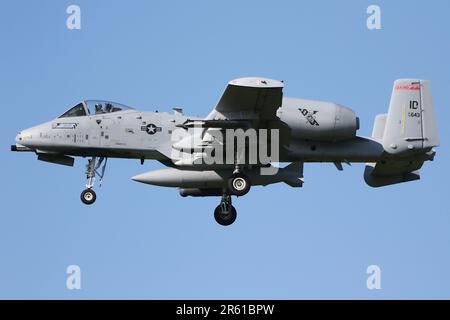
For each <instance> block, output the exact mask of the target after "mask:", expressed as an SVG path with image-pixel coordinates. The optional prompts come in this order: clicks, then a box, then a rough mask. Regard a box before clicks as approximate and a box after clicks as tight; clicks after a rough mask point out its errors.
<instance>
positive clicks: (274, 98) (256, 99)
mask: <svg viewBox="0 0 450 320" xmlns="http://www.w3.org/2000/svg"><path fill="white" fill-rule="evenodd" d="M282 98H283V83H282V82H281V81H277V80H272V79H266V78H240V79H236V80H232V81H230V82H229V83H228V85H227V87H226V88H225V91H224V92H223V94H222V96H221V97H220V99H219V102H218V103H217V105H216V107H215V108H214V110H213V111H212V112H211V113H210V114H209V115H208V117H207V118H206V119H205V120H257V121H265V120H277V119H278V117H277V115H276V112H277V109H278V108H279V107H281V101H282Z"/></svg>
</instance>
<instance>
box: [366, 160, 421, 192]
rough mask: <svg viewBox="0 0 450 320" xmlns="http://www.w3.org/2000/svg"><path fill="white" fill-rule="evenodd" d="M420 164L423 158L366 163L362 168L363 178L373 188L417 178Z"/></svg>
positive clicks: (418, 177)
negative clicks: (364, 167) (363, 168)
mask: <svg viewBox="0 0 450 320" xmlns="http://www.w3.org/2000/svg"><path fill="white" fill-rule="evenodd" d="M422 165H423V160H420V161H418V160H416V161H409V160H401V161H392V162H379V163H368V164H366V169H365V170H364V180H365V181H366V183H367V184H368V185H369V186H371V187H374V188H377V187H383V186H388V185H392V184H397V183H403V182H409V181H415V180H419V179H420V174H419V169H420V168H421V167H422Z"/></svg>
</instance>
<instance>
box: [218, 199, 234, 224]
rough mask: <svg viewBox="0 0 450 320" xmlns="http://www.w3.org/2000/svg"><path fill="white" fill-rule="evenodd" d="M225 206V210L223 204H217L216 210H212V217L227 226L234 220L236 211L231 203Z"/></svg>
mask: <svg viewBox="0 0 450 320" xmlns="http://www.w3.org/2000/svg"><path fill="white" fill-rule="evenodd" d="M225 207H228V208H227V211H226V209H225V208H224V205H223V204H220V205H218V206H217V207H216V210H214V218H215V219H216V221H217V223H218V224H220V225H222V226H229V225H230V224H232V223H233V222H234V221H235V220H236V217H237V213H236V209H235V208H234V207H233V206H232V205H231V204H230V205H227V206H225Z"/></svg>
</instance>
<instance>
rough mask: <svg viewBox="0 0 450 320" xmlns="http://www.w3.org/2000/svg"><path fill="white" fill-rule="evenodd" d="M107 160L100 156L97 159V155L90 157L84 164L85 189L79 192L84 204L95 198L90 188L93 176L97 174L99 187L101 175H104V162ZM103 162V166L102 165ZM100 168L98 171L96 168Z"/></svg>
mask: <svg viewBox="0 0 450 320" xmlns="http://www.w3.org/2000/svg"><path fill="white" fill-rule="evenodd" d="M107 162H108V158H104V157H100V158H99V160H98V161H97V157H92V159H90V160H88V164H87V165H86V178H87V183H86V189H84V190H83V192H81V195H80V198H81V201H82V202H83V203H84V204H87V205H90V204H93V203H94V202H95V200H96V199H97V195H96V193H95V191H94V190H92V188H93V187H94V183H95V177H96V176H98V177H99V178H100V187H101V185H102V181H103V177H104V175H105V169H106V163H107ZM102 163H103V166H102ZM100 166H101V167H102V168H101V171H100V172H99V171H98V169H99V168H100Z"/></svg>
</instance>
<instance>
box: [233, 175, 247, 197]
mask: <svg viewBox="0 0 450 320" xmlns="http://www.w3.org/2000/svg"><path fill="white" fill-rule="evenodd" d="M251 186H252V184H251V182H250V179H249V178H248V177H247V176H246V175H245V174H242V173H236V174H233V175H232V176H231V177H230V178H229V179H228V190H229V191H230V192H231V194H233V195H235V196H238V197H241V196H245V195H246V194H247V193H248V192H249V191H250V188H251Z"/></svg>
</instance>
